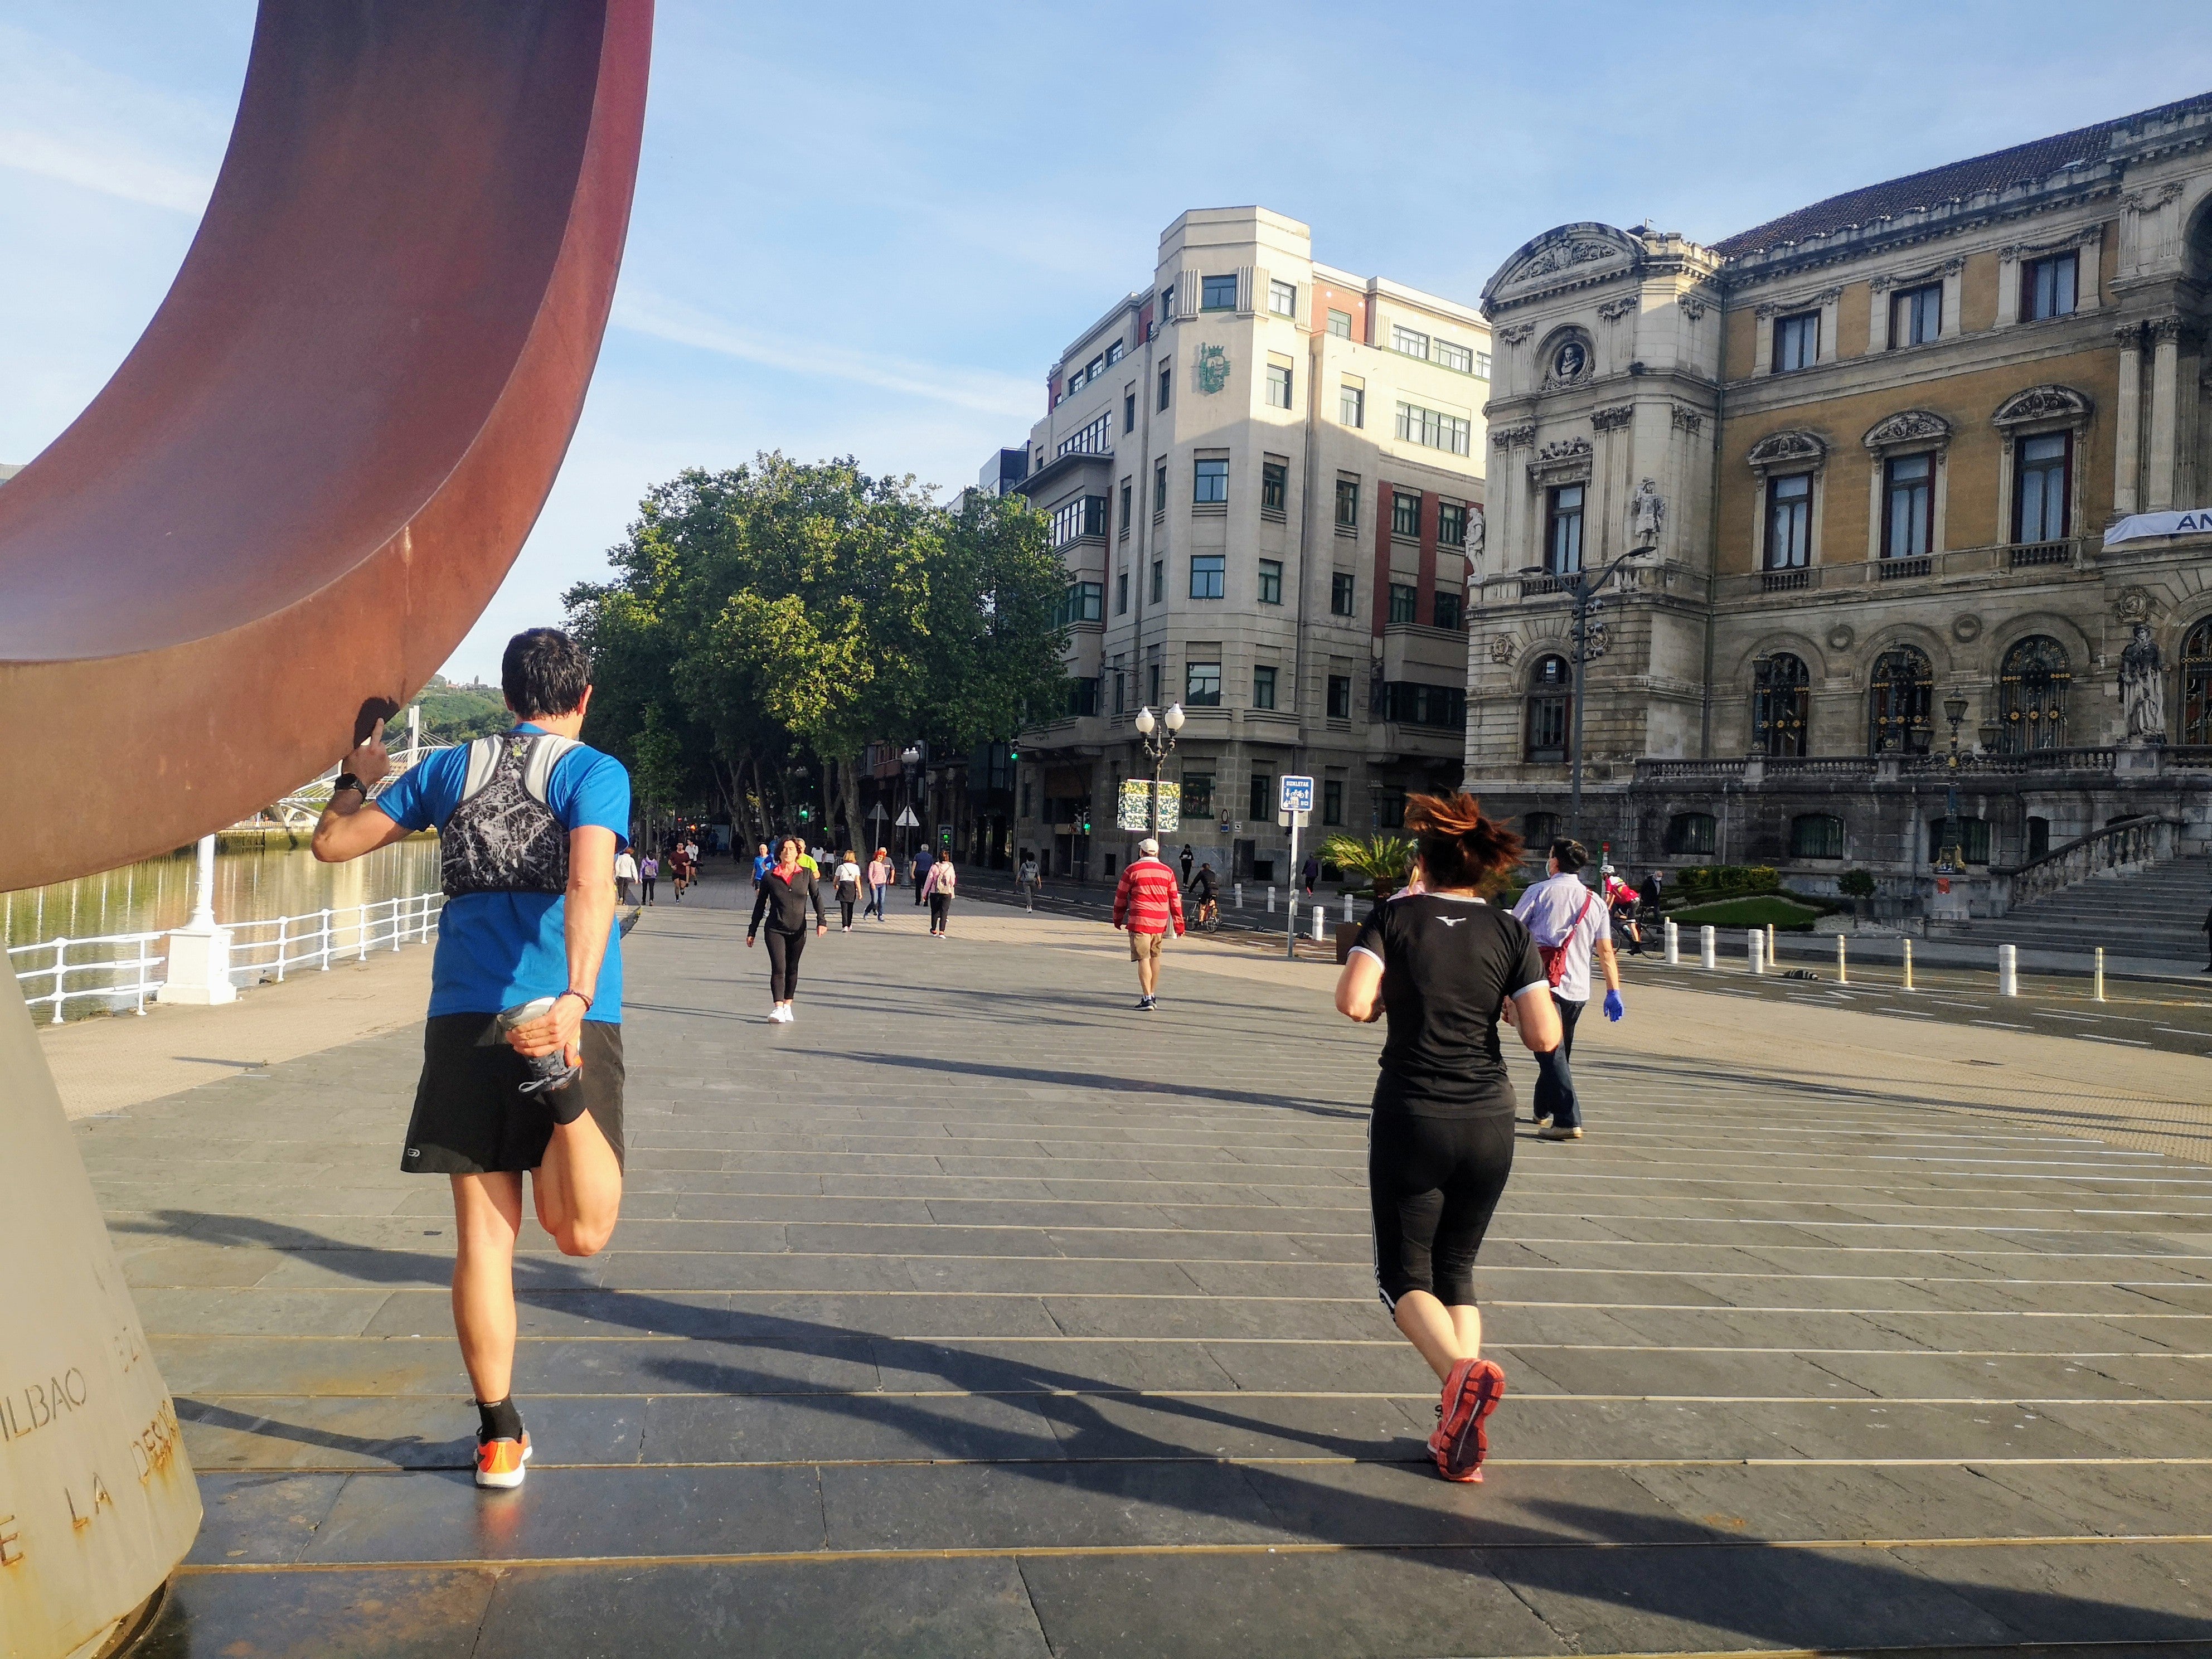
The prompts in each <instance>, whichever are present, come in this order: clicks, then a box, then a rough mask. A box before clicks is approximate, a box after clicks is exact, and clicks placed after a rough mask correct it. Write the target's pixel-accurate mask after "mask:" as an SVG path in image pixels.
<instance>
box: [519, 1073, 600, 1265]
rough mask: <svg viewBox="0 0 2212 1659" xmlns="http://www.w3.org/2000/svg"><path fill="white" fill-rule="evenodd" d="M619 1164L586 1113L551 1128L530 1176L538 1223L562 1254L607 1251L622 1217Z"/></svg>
mask: <svg viewBox="0 0 2212 1659" xmlns="http://www.w3.org/2000/svg"><path fill="white" fill-rule="evenodd" d="M571 1086H574V1085H571ZM622 1188H623V1172H622V1164H620V1163H619V1162H617V1159H616V1158H615V1149H614V1148H613V1147H612V1146H609V1145H608V1144H607V1138H606V1136H605V1135H604V1134H602V1133H600V1132H599V1124H598V1123H597V1122H596V1121H593V1119H592V1115H591V1114H590V1113H589V1112H586V1113H584V1114H582V1115H580V1116H579V1117H578V1118H577V1119H576V1121H574V1123H556V1124H555V1125H554V1126H553V1139H551V1140H550V1141H549V1142H547V1143H546V1146H545V1161H544V1163H543V1164H539V1165H538V1168H537V1169H535V1170H532V1171H531V1182H530V1190H531V1195H532V1197H533V1198H534V1199H536V1200H537V1202H538V1225H541V1226H542V1227H544V1229H545V1231H547V1232H549V1233H550V1234H552V1236H553V1242H554V1243H555V1244H556V1245H558V1246H559V1247H560V1250H561V1254H562V1255H598V1254H599V1252H600V1251H601V1250H603V1249H605V1248H606V1243H607V1240H608V1239H610V1238H611V1237H614V1231H615V1223H616V1222H617V1221H618V1220H619V1219H621V1217H622Z"/></svg>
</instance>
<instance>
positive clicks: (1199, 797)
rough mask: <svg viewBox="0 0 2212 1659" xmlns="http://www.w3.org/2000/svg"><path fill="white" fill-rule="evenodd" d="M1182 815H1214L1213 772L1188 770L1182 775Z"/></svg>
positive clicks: (1201, 816)
mask: <svg viewBox="0 0 2212 1659" xmlns="http://www.w3.org/2000/svg"><path fill="white" fill-rule="evenodd" d="M1182 815H1183V817H1187V818H1192V819H1196V818H1210V817H1212V816H1213V774H1212V773H1211V772H1186V773H1184V774H1183V775H1182Z"/></svg>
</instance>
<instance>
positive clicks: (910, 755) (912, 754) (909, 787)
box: [899, 744, 921, 863]
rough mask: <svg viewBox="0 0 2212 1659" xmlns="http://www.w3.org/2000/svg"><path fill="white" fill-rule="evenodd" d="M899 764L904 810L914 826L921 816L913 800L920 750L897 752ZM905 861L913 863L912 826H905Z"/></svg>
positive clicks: (918, 780)
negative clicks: (902, 773) (903, 771)
mask: <svg viewBox="0 0 2212 1659" xmlns="http://www.w3.org/2000/svg"><path fill="white" fill-rule="evenodd" d="M899 764H900V765H901V766H902V767H904V768H905V769H906V810H907V811H908V815H909V816H911V817H913V819H914V823H915V824H919V823H921V813H919V812H917V811H915V810H914V798H915V795H916V794H917V793H920V791H921V750H920V749H919V748H918V747H916V746H915V744H907V746H906V747H905V748H904V749H902V750H900V751H899ZM906 852H907V861H908V863H912V862H913V861H914V824H909V825H908V826H907V832H906Z"/></svg>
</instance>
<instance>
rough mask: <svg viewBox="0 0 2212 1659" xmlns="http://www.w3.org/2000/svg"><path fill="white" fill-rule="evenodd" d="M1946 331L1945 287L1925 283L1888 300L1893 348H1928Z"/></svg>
mask: <svg viewBox="0 0 2212 1659" xmlns="http://www.w3.org/2000/svg"><path fill="white" fill-rule="evenodd" d="M1942 331H1943V284H1942V283H1923V284H1922V285H1921V286H1920V287H1918V288H1908V289H1905V292H1903V293H1902V294H1898V295H1892V296H1891V298H1890V301H1889V343H1890V344H1891V345H1892V346H1917V345H1926V344H1927V343H1929V341H1930V340H1932V339H1934V338H1936V337H1937V336H1938V335H1940V334H1941V333H1942Z"/></svg>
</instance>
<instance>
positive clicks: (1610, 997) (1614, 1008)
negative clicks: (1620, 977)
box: [1605, 991, 1628, 1024]
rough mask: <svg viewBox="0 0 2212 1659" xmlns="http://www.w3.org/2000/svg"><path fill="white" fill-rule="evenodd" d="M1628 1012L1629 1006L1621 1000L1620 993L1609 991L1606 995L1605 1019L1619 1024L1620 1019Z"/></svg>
mask: <svg viewBox="0 0 2212 1659" xmlns="http://www.w3.org/2000/svg"><path fill="white" fill-rule="evenodd" d="M1626 1012H1628V1005H1627V1004H1626V1003H1625V1002H1623V1001H1622V1000H1620V992H1618V991H1607V993H1606V994H1605V1017H1606V1018H1607V1019H1609V1020H1612V1021H1613V1022H1615V1023H1616V1024H1618V1023H1619V1021H1620V1017H1621V1016H1622V1015H1623V1014H1625V1013H1626Z"/></svg>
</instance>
